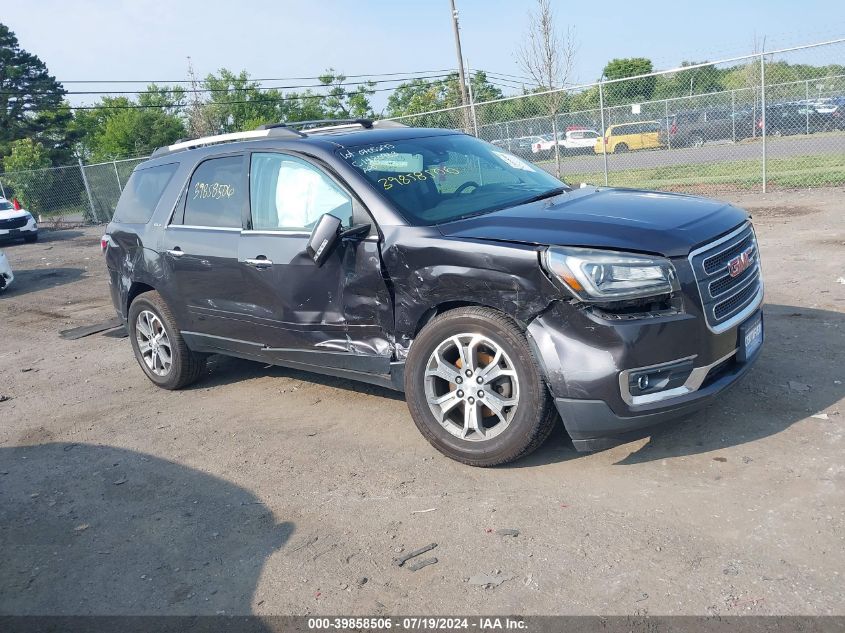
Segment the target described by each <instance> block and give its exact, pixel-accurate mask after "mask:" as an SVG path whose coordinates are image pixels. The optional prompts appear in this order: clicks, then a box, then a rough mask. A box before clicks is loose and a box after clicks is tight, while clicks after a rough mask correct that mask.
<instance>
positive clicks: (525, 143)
mask: <svg viewBox="0 0 845 633" xmlns="http://www.w3.org/2000/svg"><path fill="white" fill-rule="evenodd" d="M550 139H551V136H550V137H548V139H547V138H546V137H544V136H540V135H539V134H538V135H535V136H517V137H516V138H505V139H496V140H495V141H492V143H493V145H495V146H496V147H501V148H502V149H506V150H507V151H509V152H510V153H511V154H516V155H517V156H520V157H522V158H533V154H534V153H533V151H532V149H531V148H532V147H533V146H534V144H536V143H540V142H542V141H545V140H550Z"/></svg>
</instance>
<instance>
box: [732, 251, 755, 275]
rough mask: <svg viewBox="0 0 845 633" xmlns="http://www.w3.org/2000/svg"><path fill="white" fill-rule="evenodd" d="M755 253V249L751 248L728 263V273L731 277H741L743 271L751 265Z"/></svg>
mask: <svg viewBox="0 0 845 633" xmlns="http://www.w3.org/2000/svg"><path fill="white" fill-rule="evenodd" d="M753 252H754V249H753V248H752V247H751V246H749V247H748V248H746V249H745V250H744V251H742V252H741V253H740V254H739V255H737V256H736V257H734V258H733V259H732V260H731V261H729V262H728V272H729V273H730V274H731V277H736V276H737V275H741V274H742V273H743V271H744V270H745V269H746V268H748V267H749V266H750V265H751V261H752V258H751V255H752V253H753Z"/></svg>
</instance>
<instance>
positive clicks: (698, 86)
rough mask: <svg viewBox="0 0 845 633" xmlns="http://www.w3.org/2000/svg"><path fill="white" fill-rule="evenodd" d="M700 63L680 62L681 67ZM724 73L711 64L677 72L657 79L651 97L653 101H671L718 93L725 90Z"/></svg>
mask: <svg viewBox="0 0 845 633" xmlns="http://www.w3.org/2000/svg"><path fill="white" fill-rule="evenodd" d="M699 63H702V62H686V61H685V62H681V66H682V67H687V66H696V65H698V64H699ZM725 75H726V71H722V70H720V69H718V68H716V67H715V66H713V65H712V64H707V65H706V66H701V67H699V68H691V69H689V70H679V71H678V72H676V73H674V74H673V75H672V76H664V75H661V76H660V77H657V84H656V86H655V89H654V94H653V95H652V96H653V98H655V99H671V98H674V97H689V96H691V95H700V94H707V93H710V92H720V91H722V90H724V89H725Z"/></svg>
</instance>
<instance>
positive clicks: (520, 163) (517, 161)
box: [493, 152, 535, 171]
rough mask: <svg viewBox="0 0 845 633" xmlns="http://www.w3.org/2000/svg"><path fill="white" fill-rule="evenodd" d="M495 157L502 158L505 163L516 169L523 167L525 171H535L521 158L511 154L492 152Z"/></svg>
mask: <svg viewBox="0 0 845 633" xmlns="http://www.w3.org/2000/svg"><path fill="white" fill-rule="evenodd" d="M493 153H494V154H495V155H496V156H497V157H499V158H500V159H501V160H503V161H504V162H505V163H507V164H508V165H510V166H511V167H514V168H516V169H524V170H525V171H535V170H534V168H533V167H532V166H531V165H530V164H529V163H526V162H525V161H524V160H522V159H521V158H517V157H516V156H513V155H512V154H506V153H505V152H493Z"/></svg>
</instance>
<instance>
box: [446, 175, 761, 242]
mask: <svg viewBox="0 0 845 633" xmlns="http://www.w3.org/2000/svg"><path fill="white" fill-rule="evenodd" d="M747 218H748V214H747V213H746V212H745V211H743V210H742V209H739V208H737V207H734V206H732V205H730V204H728V203H726V202H720V201H718V200H711V199H709V198H699V197H696V196H687V195H682V194H674V193H662V192H656V191H640V190H635V189H604V188H601V189H599V188H592V187H587V188H584V189H574V190H573V191H571V192H569V193H564V194H561V195H559V196H555V197H554V198H549V199H547V200H541V201H539V202H532V203H529V204H524V205H519V206H515V207H510V208H507V209H502V210H501V211H495V212H493V213H488V214H486V215H481V216H477V217H473V218H467V219H465V220H458V221H455V222H449V223H446V224H441V225H440V226H439V227H438V228H439V229H440V232H441V233H442V234H443V235H444V236H446V237H456V238H474V239H489V240H498V241H508V242H520V243H527V244H540V245H559V246H585V247H594V248H608V249H617V250H628V251H641V252H648V253H658V254H661V255H665V256H668V257H682V256H686V255H687V254H688V253H689V251H690V250H691V249H692V247H694V246H697V245H699V244H702V243H705V242H707V241H709V240H711V239H713V238H715V237H717V236H718V235H721V234H723V233H726V232H728V231H730V230H731V229H733V228H734V227H736V226H738V225H740V224H741V223H742V222H744V221H745V220H746V219H747Z"/></svg>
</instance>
